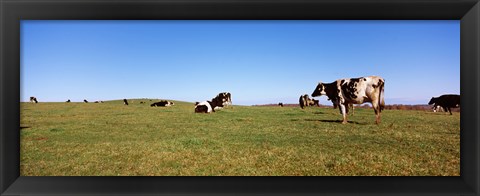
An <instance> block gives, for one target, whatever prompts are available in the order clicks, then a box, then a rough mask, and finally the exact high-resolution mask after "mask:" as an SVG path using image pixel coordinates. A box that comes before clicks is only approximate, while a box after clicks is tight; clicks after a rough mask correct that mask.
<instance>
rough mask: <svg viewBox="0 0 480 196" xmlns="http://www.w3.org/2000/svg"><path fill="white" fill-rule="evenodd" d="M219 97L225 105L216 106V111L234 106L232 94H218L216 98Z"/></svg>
mask: <svg viewBox="0 0 480 196" xmlns="http://www.w3.org/2000/svg"><path fill="white" fill-rule="evenodd" d="M217 97H218V98H219V99H221V100H222V102H223V104H222V105H219V106H216V107H215V108H214V109H223V108H224V107H225V108H226V107H227V106H230V105H232V94H230V93H229V92H221V93H218V95H217V96H216V97H215V98H217Z"/></svg>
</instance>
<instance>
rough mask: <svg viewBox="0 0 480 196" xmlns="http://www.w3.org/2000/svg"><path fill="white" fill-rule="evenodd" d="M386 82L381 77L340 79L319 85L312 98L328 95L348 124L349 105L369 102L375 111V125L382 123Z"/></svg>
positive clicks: (344, 122) (344, 121)
mask: <svg viewBox="0 0 480 196" xmlns="http://www.w3.org/2000/svg"><path fill="white" fill-rule="evenodd" d="M384 85H385V80H384V79H383V78H381V77H379V76H368V77H361V78H347V79H339V80H336V81H334V82H332V83H321V82H320V83H318V85H317V87H316V88H315V90H314V91H313V93H312V97H317V96H321V95H326V96H327V97H328V99H330V100H331V101H332V102H334V103H336V104H337V105H338V106H339V109H340V112H341V114H342V116H343V121H342V123H343V124H346V123H347V122H348V121H347V113H348V105H349V104H362V103H365V102H369V103H371V104H372V107H373V110H374V111H375V123H377V124H379V123H380V113H381V112H382V110H383V108H384V107H385V101H384V94H385V93H384Z"/></svg>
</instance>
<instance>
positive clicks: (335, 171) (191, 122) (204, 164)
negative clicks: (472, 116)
mask: <svg viewBox="0 0 480 196" xmlns="http://www.w3.org/2000/svg"><path fill="white" fill-rule="evenodd" d="M20 32H21V35H20V48H21V52H20V54H21V55H20V58H21V59H20V100H19V101H20V129H19V131H20V175H21V176H460V131H461V127H460V110H461V104H460V21H458V20H428V21H427V20H425V21H421V20H411V21H410V20H381V21H380V20H378V21H377V20H344V21H342V20H272V21H270V20H21V22H20Z"/></svg>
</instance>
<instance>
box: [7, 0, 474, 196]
mask: <svg viewBox="0 0 480 196" xmlns="http://www.w3.org/2000/svg"><path fill="white" fill-rule="evenodd" d="M23 19H25V20H37V19H48V20H58V19H62V20H63V19H65V20H151V19H167V20H183V19H194V20H198V19H207V20H211V19H214V20H217V19H218V20H239V19H243V20H251V19H255V20H300V19H301V20H317V19H328V20H359V19H361V20H461V22H460V26H461V30H460V34H461V39H460V42H461V56H460V60H461V67H460V70H461V81H460V83H461V95H462V98H461V102H462V110H461V115H462V117H461V135H460V136H461V146H460V149H461V163H460V165H461V175H460V177H25V176H19V175H20V155H19V151H20V139H19V138H20V134H19V129H20V128H19V125H20V119H19V118H20V111H19V110H20V103H19V101H20V20H23ZM0 21H1V25H0V28H1V47H0V55H1V56H0V59H1V65H0V75H1V78H0V110H1V111H0V194H1V195H54V194H55V195H67V194H68V195H99V194H102V195H143V194H145V195H146V194H148V195H152V194H154V195H479V194H480V188H479V187H480V186H479V184H480V183H479V179H480V175H479V171H480V170H479V165H480V163H479V160H480V159H479V149H480V148H479V143H480V142H479V120H480V118H479V114H478V113H479V111H480V108H479V105H478V102H479V101H478V100H480V99H479V98H480V97H479V89H480V88H479V87H480V86H479V84H480V81H479V67H480V66H479V65H480V64H479V56H480V55H479V54H480V51H479V38H480V30H479V29H480V25H479V24H480V5H479V2H478V0H460V1H459V0H390V1H385V0H383V1H382V0H178V1H173V0H140V1H133V0H113V1H112V0H86V1H81V0H63V1H59V0H38V1H34V0H1V1H0ZM445 77H448V76H445Z"/></svg>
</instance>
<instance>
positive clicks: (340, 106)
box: [338, 104, 348, 124]
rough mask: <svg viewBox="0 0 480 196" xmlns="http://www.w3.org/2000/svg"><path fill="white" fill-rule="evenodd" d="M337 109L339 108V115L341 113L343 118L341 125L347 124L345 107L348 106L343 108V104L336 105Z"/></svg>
mask: <svg viewBox="0 0 480 196" xmlns="http://www.w3.org/2000/svg"><path fill="white" fill-rule="evenodd" d="M338 106H339V108H340V113H342V116H343V121H342V124H347V122H348V121H347V109H346V107H348V106H345V104H338Z"/></svg>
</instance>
